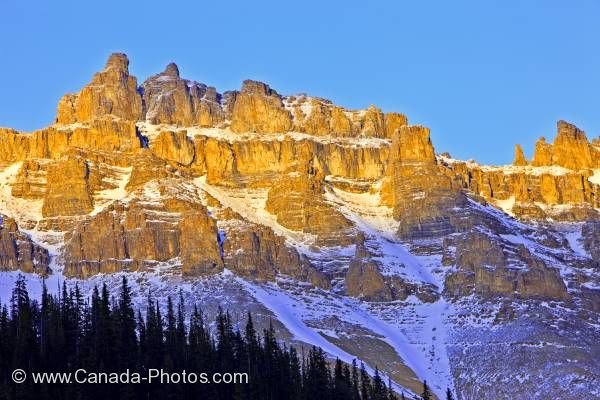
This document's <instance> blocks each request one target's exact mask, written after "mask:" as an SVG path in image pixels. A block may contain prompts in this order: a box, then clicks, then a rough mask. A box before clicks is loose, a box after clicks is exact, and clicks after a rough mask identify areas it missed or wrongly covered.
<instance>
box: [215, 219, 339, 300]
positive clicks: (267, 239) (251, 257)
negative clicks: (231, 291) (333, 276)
mask: <svg viewBox="0 0 600 400" xmlns="http://www.w3.org/2000/svg"><path fill="white" fill-rule="evenodd" d="M223 217H224V218H223V219H224V220H225V221H224V223H223V224H221V226H222V228H223V229H224V232H225V240H224V241H223V261H224V263H225V265H226V266H227V268H230V269H231V270H232V271H235V272H236V273H237V274H239V275H241V276H245V277H248V278H252V279H258V280H261V281H272V280H275V278H276V277H277V276H278V275H279V274H284V275H287V276H290V277H292V278H295V279H299V280H302V281H305V282H310V283H312V284H313V285H314V286H316V287H320V288H324V289H329V288H330V287H331V285H330V280H329V278H328V277H327V276H326V275H325V274H323V273H321V272H320V271H318V270H316V269H315V268H314V266H313V265H311V263H310V261H309V260H308V259H306V257H304V256H302V255H300V254H299V253H298V251H297V250H295V249H294V248H292V247H289V246H287V245H286V243H285V239H284V238H283V237H281V236H277V235H276V234H275V233H274V232H273V231H272V230H271V229H269V228H268V227H265V226H262V225H258V224H254V223H251V222H249V221H248V220H245V219H244V218H242V217H241V216H240V215H239V214H236V213H235V212H233V211H232V210H231V209H225V210H224V213H223Z"/></svg>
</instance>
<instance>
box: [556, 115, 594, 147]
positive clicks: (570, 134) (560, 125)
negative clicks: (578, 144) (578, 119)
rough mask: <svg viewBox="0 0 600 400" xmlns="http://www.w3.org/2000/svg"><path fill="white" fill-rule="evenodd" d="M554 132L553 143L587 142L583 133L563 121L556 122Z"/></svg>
mask: <svg viewBox="0 0 600 400" xmlns="http://www.w3.org/2000/svg"><path fill="white" fill-rule="evenodd" d="M556 132H557V134H556V139H555V143H557V142H559V143H560V142H561V141H567V140H574V141H582V142H586V143H587V141H588V140H587V137H586V136H585V132H584V131H582V130H581V129H579V128H578V127H577V126H575V125H574V124H571V123H569V122H567V121H564V120H559V121H557V122H556Z"/></svg>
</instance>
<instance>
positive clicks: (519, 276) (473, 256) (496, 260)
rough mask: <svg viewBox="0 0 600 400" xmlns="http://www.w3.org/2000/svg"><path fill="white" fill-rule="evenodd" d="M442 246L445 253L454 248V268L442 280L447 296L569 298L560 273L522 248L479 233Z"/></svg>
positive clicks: (463, 236)
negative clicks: (444, 280)
mask: <svg viewBox="0 0 600 400" xmlns="http://www.w3.org/2000/svg"><path fill="white" fill-rule="evenodd" d="M446 245H447V246H448V247H447V251H451V250H450V248H451V247H453V248H455V253H454V259H453V260H452V261H453V262H454V263H455V265H456V266H457V267H458V271H457V272H454V273H451V274H450V275H448V277H447V278H446V283H445V290H446V292H447V293H448V294H450V295H455V296H456V295H460V296H464V295H468V294H470V293H476V294H478V295H481V296H509V297H511V296H516V297H522V298H529V297H540V298H548V299H556V300H564V299H567V298H569V295H568V294H567V288H566V286H565V284H564V282H563V280H562V279H561V277H560V273H559V272H558V271H557V270H556V269H553V268H551V267H548V266H546V264H545V263H544V262H543V261H542V260H541V259H539V258H536V257H535V256H534V255H532V254H531V252H530V251H529V250H528V249H527V248H526V247H525V246H523V245H516V246H514V245H511V244H508V243H503V242H502V241H501V240H500V239H499V238H492V237H490V236H489V235H486V234H484V233H480V232H469V233H466V234H463V235H460V236H456V237H455V238H453V240H452V241H451V242H446ZM446 256H448V254H446ZM450 257H452V256H451V255H450Z"/></svg>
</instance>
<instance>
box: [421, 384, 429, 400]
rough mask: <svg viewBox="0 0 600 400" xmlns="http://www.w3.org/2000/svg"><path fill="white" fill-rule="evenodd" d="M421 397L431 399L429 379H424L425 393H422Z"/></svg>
mask: <svg viewBox="0 0 600 400" xmlns="http://www.w3.org/2000/svg"><path fill="white" fill-rule="evenodd" d="M421 398H422V399H423V400H431V390H429V386H427V381H423V393H421Z"/></svg>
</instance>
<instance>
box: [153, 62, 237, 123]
mask: <svg viewBox="0 0 600 400" xmlns="http://www.w3.org/2000/svg"><path fill="white" fill-rule="evenodd" d="M142 91H143V99H144V107H145V109H144V114H145V117H146V120H148V121H150V122H152V123H154V124H176V125H182V126H192V125H198V126H206V127H211V126H217V125H219V124H220V123H221V122H222V121H223V120H224V118H225V114H224V112H223V110H222V107H221V104H220V100H221V95H220V94H219V93H217V91H216V90H215V88H214V87H207V86H206V85H204V84H202V83H198V82H190V81H188V80H185V79H182V78H180V76H179V69H178V68H177V65H175V64H174V63H171V64H169V65H167V67H166V69H165V71H164V72H161V73H160V74H157V75H154V76H152V77H150V78H148V79H147V80H146V81H145V82H144V83H143V84H142Z"/></svg>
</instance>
